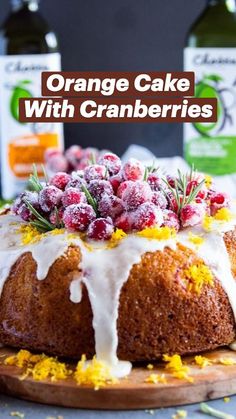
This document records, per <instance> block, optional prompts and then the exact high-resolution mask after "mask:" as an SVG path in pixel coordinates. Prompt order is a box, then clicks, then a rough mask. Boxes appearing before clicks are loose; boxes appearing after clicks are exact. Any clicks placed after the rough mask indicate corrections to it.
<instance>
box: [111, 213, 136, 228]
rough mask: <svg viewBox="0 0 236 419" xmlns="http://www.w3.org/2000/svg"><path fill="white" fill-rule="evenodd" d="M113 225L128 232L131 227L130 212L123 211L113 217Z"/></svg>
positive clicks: (131, 218)
mask: <svg viewBox="0 0 236 419" xmlns="http://www.w3.org/2000/svg"><path fill="white" fill-rule="evenodd" d="M115 226H116V227H117V228H120V229H121V230H123V231H125V232H126V233H128V232H129V231H131V230H132V228H133V217H132V213H128V212H123V213H122V214H121V215H119V216H118V217H117V218H116V219H115Z"/></svg>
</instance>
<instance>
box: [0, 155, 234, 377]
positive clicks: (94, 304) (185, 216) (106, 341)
mask: <svg viewBox="0 0 236 419" xmlns="http://www.w3.org/2000/svg"><path fill="white" fill-rule="evenodd" d="M235 225H236V218H234V215H233V206H232V203H231V201H230V199H229V197H228V196H227V195H226V194H225V193H220V192H215V191H214V190H213V187H212V184H211V179H210V178H209V177H208V176H204V175H203V174H200V173H196V172H193V171H192V172H191V173H189V174H186V175H183V174H181V173H180V172H179V173H178V175H177V176H176V177H175V178H173V177H170V176H168V175H162V174H161V173H160V170H159V169H158V168H156V167H155V166H153V167H144V166H143V164H142V163H140V162H139V161H137V160H134V159H131V160H129V161H128V162H127V163H125V164H124V165H122V164H121V161H120V159H119V158H118V157H117V156H116V155H114V154H112V153H108V152H107V153H105V154H103V155H100V157H99V159H98V161H97V162H95V161H93V162H90V163H89V164H88V165H87V166H86V167H85V168H84V169H83V170H82V169H80V170H77V171H75V172H72V173H71V174H68V173H64V172H59V173H57V174H55V175H54V176H53V177H52V178H51V179H50V180H48V179H46V180H45V182H40V181H39V179H38V177H37V173H36V171H34V174H33V175H32V176H31V177H30V180H29V190H27V191H25V192H24V193H22V194H21V195H20V196H19V197H18V198H17V199H16V200H15V202H14V204H13V206H12V208H11V209H10V210H5V211H4V213H3V214H2V215H1V216H0V291H1V303H0V342H1V343H2V344H4V345H9V346H12V347H16V348H25V349H29V350H33V351H37V352H38V351H40V352H45V353H47V354H52V355H58V356H62V357H69V358H80V357H81V355H82V354H86V356H87V357H88V358H91V357H92V356H93V355H94V354H96V356H97V358H98V359H101V360H103V361H106V362H107V363H109V364H110V365H112V366H117V371H118V370H119V372H118V373H117V375H125V374H127V373H128V372H129V370H130V366H131V364H130V363H128V362H127V361H130V362H133V361H151V360H156V359H158V358H159V357H161V356H162V355H163V354H174V353H178V354H191V353H196V352H197V353H199V352H201V351H205V350H211V349H214V348H217V347H219V346H222V345H231V344H232V342H233V341H234V339H235V334H236V329H235V316H236V297H235V296H236V282H235V277H236V255H235V248H236V230H235ZM118 359H119V360H122V361H126V362H122V361H118Z"/></svg>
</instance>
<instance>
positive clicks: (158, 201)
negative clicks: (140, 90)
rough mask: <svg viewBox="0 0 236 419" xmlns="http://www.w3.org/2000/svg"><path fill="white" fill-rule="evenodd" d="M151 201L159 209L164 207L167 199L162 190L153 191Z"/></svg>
mask: <svg viewBox="0 0 236 419" xmlns="http://www.w3.org/2000/svg"><path fill="white" fill-rule="evenodd" d="M152 203H153V204H155V205H156V206H157V207H158V208H161V209H166V207H167V204H168V202H167V199H166V197H165V195H164V194H163V193H162V192H153V194H152Z"/></svg>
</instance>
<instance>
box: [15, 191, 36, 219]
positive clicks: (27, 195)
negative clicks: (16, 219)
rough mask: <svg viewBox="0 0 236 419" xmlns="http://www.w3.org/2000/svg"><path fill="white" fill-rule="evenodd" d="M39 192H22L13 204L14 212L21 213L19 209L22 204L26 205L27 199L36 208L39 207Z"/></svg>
mask: <svg viewBox="0 0 236 419" xmlns="http://www.w3.org/2000/svg"><path fill="white" fill-rule="evenodd" d="M38 198H39V197H38V194H37V192H31V191H25V192H22V193H21V194H20V195H19V196H18V198H16V200H15V201H14V203H13V204H12V207H11V209H12V211H13V213H14V214H16V215H19V210H20V207H21V206H22V205H25V201H24V200H27V201H28V202H29V203H30V204H31V205H32V206H33V207H34V208H35V209H39V199H38Z"/></svg>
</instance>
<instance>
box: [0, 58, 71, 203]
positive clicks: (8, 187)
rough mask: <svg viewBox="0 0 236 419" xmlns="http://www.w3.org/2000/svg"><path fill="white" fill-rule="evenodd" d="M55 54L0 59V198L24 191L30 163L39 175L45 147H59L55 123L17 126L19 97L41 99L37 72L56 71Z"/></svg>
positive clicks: (58, 61)
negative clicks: (0, 189)
mask: <svg viewBox="0 0 236 419" xmlns="http://www.w3.org/2000/svg"><path fill="white" fill-rule="evenodd" d="M60 69H61V57H60V54H59V53H51V54H35V55H8V56H1V57H0V135H1V147H0V149H1V186H2V196H3V198H5V199H11V198H13V197H14V196H16V195H17V194H18V193H20V192H21V191H22V190H24V188H25V186H26V182H27V179H28V176H29V174H30V173H32V164H33V163H35V164H36V166H37V168H38V173H39V175H42V174H43V173H42V166H41V165H42V164H43V163H44V154H45V151H46V149H47V148H51V147H53V148H59V149H61V148H62V147H63V128H62V124H59V123H27V124H25V123H21V122H19V120H18V112H19V111H18V103H19V98H22V97H27V98H30V97H40V96H41V72H42V71H60Z"/></svg>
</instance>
